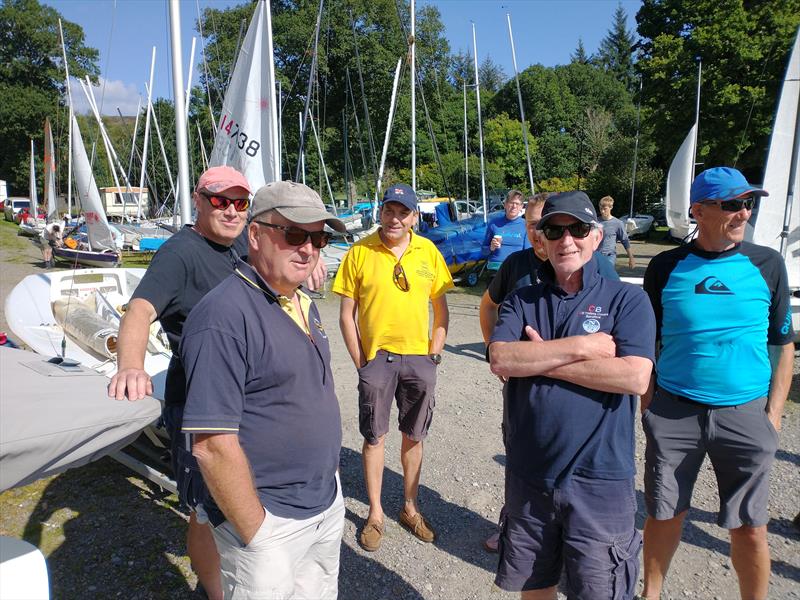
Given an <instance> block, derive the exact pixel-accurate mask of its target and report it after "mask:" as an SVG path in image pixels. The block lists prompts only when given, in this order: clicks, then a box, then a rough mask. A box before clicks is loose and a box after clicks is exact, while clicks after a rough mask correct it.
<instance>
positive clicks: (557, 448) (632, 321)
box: [491, 257, 655, 489]
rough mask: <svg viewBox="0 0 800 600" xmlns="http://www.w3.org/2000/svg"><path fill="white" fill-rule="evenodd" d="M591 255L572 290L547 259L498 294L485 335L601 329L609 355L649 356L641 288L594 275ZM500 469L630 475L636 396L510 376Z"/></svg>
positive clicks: (512, 338) (529, 475)
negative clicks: (612, 349) (501, 297)
mask: <svg viewBox="0 0 800 600" xmlns="http://www.w3.org/2000/svg"><path fill="white" fill-rule="evenodd" d="M597 260H598V259H597V258H595V257H592V259H591V260H590V261H589V262H588V263H586V265H584V267H583V287H582V288H581V290H580V291H579V292H577V293H575V294H568V293H566V292H564V291H563V290H562V289H561V288H560V287H558V285H557V284H556V283H555V274H554V272H553V267H552V265H551V264H550V263H549V262H546V263H544V264H543V265H542V266H541V267H540V268H539V280H540V282H539V283H537V284H535V285H532V286H529V287H525V288H521V289H518V290H516V291H514V292H512V293H511V294H510V295H509V296H508V298H507V299H506V300H505V301H504V302H503V305H502V307H501V309H500V317H499V319H498V321H497V325H496V326H495V328H494V333H493V334H492V339H491V341H492V342H516V341H521V340H527V339H528V337H527V335H526V334H525V326H527V325H530V326H531V327H533V328H534V329H535V330H536V331H537V332H538V333H539V335H541V336H542V338H543V339H544V340H545V341H547V340H553V339H559V338H565V337H571V336H578V335H586V334H588V333H596V332H598V331H602V332H605V333H608V334H610V335H611V336H613V338H614V341H615V342H616V343H617V356H619V357H624V356H641V357H644V358H648V359H650V360H651V361H653V360H654V348H655V318H654V316H653V309H652V307H651V306H650V301H649V299H648V297H647V295H646V294H645V293H644V292H643V291H642V290H641V289H640V288H637V287H635V286H633V285H630V284H627V283H622V282H620V281H613V280H610V279H607V278H605V277H601V276H600V275H599V274H598V271H597ZM503 395H504V402H505V407H504V408H505V414H506V423H505V428H506V432H505V435H506V450H507V460H508V469H510V470H511V472H512V473H514V474H515V475H516V476H518V477H521V478H523V479H525V480H526V481H527V482H529V483H530V484H531V485H534V486H537V487H542V488H546V489H550V488H553V487H557V486H559V485H560V484H561V483H562V482H564V481H565V480H566V479H567V478H569V477H570V476H571V475H573V474H574V475H581V476H585V477H594V478H598V479H628V478H631V477H633V476H634V473H635V468H634V462H633V455H634V438H633V433H634V417H635V412H636V397H635V396H634V395H630V394H612V393H608V392H601V391H597V390H592V389H589V388H586V387H583V386H580V385H576V384H573V383H569V382H566V381H563V380H560V379H551V378H549V377H545V376H536V377H512V378H510V379H509V381H508V383H507V384H506V386H505V388H504V391H503Z"/></svg>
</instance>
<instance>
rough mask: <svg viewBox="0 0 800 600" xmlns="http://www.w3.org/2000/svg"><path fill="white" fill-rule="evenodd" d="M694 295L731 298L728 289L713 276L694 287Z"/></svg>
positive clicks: (731, 293)
mask: <svg viewBox="0 0 800 600" xmlns="http://www.w3.org/2000/svg"><path fill="white" fill-rule="evenodd" d="M694 293H695V294H706V295H710V296H732V295H733V292H732V291H731V290H730V288H729V287H728V286H727V285H725V284H724V283H722V282H721V281H720V280H719V279H717V277H715V276H714V275H709V276H708V277H706V278H705V279H703V281H701V282H700V283H698V284H695V286H694Z"/></svg>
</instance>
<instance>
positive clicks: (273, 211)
mask: <svg viewBox="0 0 800 600" xmlns="http://www.w3.org/2000/svg"><path fill="white" fill-rule="evenodd" d="M326 224H327V225H328V226H330V227H332V228H334V229H336V230H337V231H340V232H342V233H344V231H345V228H344V224H343V223H342V222H341V221H340V220H339V219H336V218H334V217H333V216H332V215H330V214H329V213H327V212H326V210H325V207H324V205H323V204H322V200H321V199H320V197H319V196H318V195H317V193H316V192H314V191H313V190H312V189H310V188H308V187H306V186H304V185H302V184H298V183H292V182H289V181H280V182H275V183H269V184H267V185H265V186H264V187H262V188H261V189H260V190H259V191H258V192H257V193H256V195H255V197H254V199H253V204H252V208H251V211H250V215H249V226H248V231H247V233H248V241H249V252H248V262H247V263H245V262H243V261H239V262H238V264H237V265H236V268H235V270H234V273H233V274H232V275H230V276H229V277H228V278H227V279H225V280H223V281H222V282H221V283H220V284H219V285H218V286H217V287H216V288H214V289H213V290H211V291H210V292H209V293H208V294H206V296H205V297H204V298H203V299H202V300H201V301H200V302H199V303H198V304H197V306H195V307H194V309H193V310H192V312H191V313H190V314H189V318H188V319H187V320H186V323H185V325H184V329H183V339H182V341H181V347H180V350H181V360H182V362H183V365H184V368H185V370H186V408H185V410H184V414H183V425H182V429H181V431H182V432H183V433H185V434H189V435H191V436H193V445H192V453H193V454H194V456H195V457H197V462H198V463H199V465H200V470H201V472H202V475H203V479H204V481H205V483H206V485H207V486H208V489H209V491H210V492H211V496H212V500H211V501H209V502H208V505H207V506H205V509H206V512H207V513H208V516H209V519H210V521H211V523H212V524H213V525H214V530H213V534H214V540H215V542H216V544H217V547H218V549H219V553H220V562H221V574H222V588H223V594H224V596H225V598H295V597H301V598H325V599H332V598H336V597H337V593H338V582H337V580H338V573H339V551H340V544H341V537H342V530H343V528H344V502H343V500H342V492H341V488H340V485H339V481H338V476H337V469H338V465H339V450H340V448H341V441H342V426H341V418H340V415H339V403H338V400H337V399H336V394H335V391H334V384H333V373H332V372H331V365H330V358H331V356H330V348H329V346H328V337H327V335H326V333H325V329H324V328H323V326H322V323H321V321H320V316H319V312H318V311H317V308H316V306H314V304H313V302H312V301H311V299H310V298H309V297H308V295H307V294H306V293H305V291H303V290H302V289H301V288H300V284H301V282H303V281H304V280H305V279H306V278H307V277H308V276H309V275H310V274H311V272H312V271H313V270H314V268H315V266H316V264H317V261H318V260H319V253H320V249H321V248H323V247H324V246H325V245H326V244H327V243H328V241H329V236H330V234H329V233H328V232H327V231H325V230H324V229H323V227H324V226H325V225H326Z"/></svg>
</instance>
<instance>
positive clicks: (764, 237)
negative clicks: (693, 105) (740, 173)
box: [753, 31, 800, 289]
mask: <svg viewBox="0 0 800 600" xmlns="http://www.w3.org/2000/svg"><path fill="white" fill-rule="evenodd" d="M799 101H800V31H798V35H797V36H796V37H795V40H794V46H793V47H792V52H791V55H790V58H789V66H788V68H787V69H786V77H785V78H784V80H783V88H782V90H781V95H780V98H779V100H778V110H777V112H776V115H775V127H774V128H773V130H772V137H771V138H770V142H769V152H768V153H767V164H766V167H765V168H764V185H763V187H764V189H765V190H767V191H768V192H769V196H768V197H766V198H762V199H761V201H760V202H759V207H758V212H757V213H756V215H755V226H754V230H753V242H754V243H756V244H760V245H762V246H769V247H770V248H773V249H775V250H778V251H780V248H781V238H780V233H781V231H782V230H783V223H784V215H785V213H786V210H787V208H789V205H788V204H789V183H790V182H789V176H790V173H791V172H792V160H794V186H793V188H792V189H793V190H794V206H792V207H791V215H790V217H791V218H790V221H789V237H788V239H787V242H788V245H787V251H786V257H785V258H786V270H787V271H788V273H789V287H791V288H795V289H797V288H800V201H798V195H800V165H798V161H800V156H798V155H799V154H800V140H798V139H797V136H800V118H798V102H799Z"/></svg>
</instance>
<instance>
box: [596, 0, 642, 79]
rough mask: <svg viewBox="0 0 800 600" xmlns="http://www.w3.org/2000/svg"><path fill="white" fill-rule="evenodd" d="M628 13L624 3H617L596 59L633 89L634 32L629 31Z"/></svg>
mask: <svg viewBox="0 0 800 600" xmlns="http://www.w3.org/2000/svg"><path fill="white" fill-rule="evenodd" d="M627 22H628V15H627V13H626V12H625V9H624V8H622V4H618V5H617V10H616V11H615V12H614V21H613V22H612V23H611V28H610V29H609V30H608V33H607V34H606V36H605V37H604V38H603V40H602V41H601V42H600V47H599V48H598V50H597V57H596V60H597V62H598V64H599V65H600V66H602V67H603V68H604V69H605V70H606V71H609V72H610V73H612V74H613V75H614V77H615V78H616V79H617V80H618V81H621V82H622V83H623V84H624V85H625V87H626V88H627V89H629V90H633V84H634V69H633V50H632V47H633V43H634V41H635V38H634V36H633V33H632V32H630V31H628V25H627Z"/></svg>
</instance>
